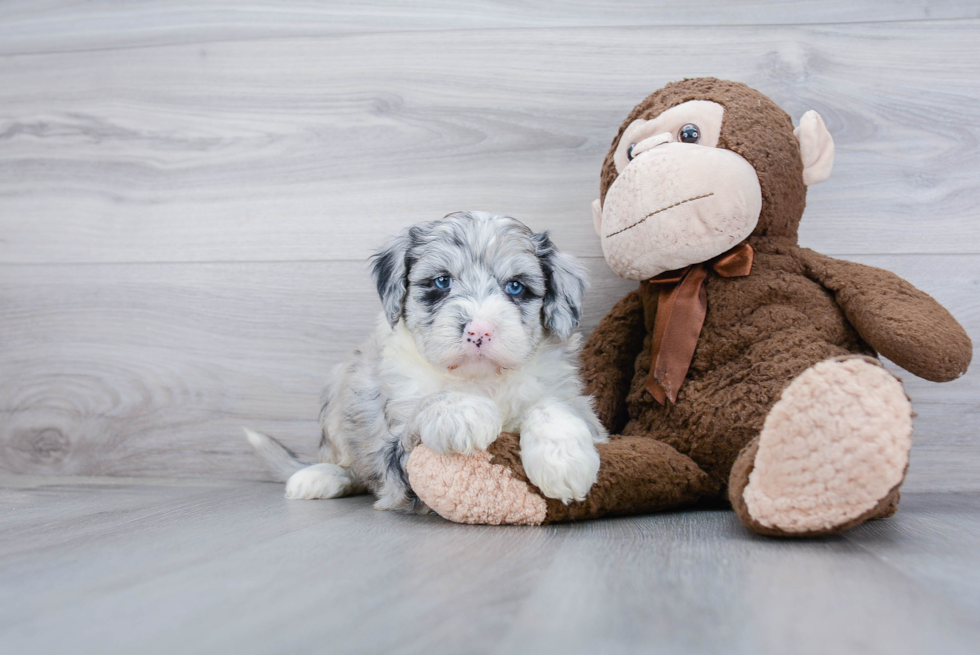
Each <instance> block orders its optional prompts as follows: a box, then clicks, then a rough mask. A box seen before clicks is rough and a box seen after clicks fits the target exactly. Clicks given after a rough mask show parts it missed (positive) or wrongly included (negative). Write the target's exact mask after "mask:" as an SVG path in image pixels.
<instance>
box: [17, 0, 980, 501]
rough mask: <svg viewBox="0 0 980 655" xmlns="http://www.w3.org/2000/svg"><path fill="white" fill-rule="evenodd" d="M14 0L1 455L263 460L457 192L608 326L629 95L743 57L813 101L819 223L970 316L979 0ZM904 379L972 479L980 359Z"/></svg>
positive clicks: (294, 432)
mask: <svg viewBox="0 0 980 655" xmlns="http://www.w3.org/2000/svg"><path fill="white" fill-rule="evenodd" d="M512 9H513V8H512V6H511V4H510V3H506V2H495V1H491V0H478V1H476V2H472V3H463V4H459V3H449V2H443V1H441V0H425V1H422V0H420V1H418V2H414V3H382V2H365V3H357V4H341V3H314V2H302V1H300V0H290V1H289V2H284V3H276V4H272V3H263V2H247V1H244V0H242V1H238V2H214V3H205V4H198V5H194V6H190V5H174V4H172V3H164V2H159V1H150V2H144V3H138V4H127V5H117V4H116V3H110V2H104V1H102V0H99V1H96V2H89V3H84V4H78V3H71V2H64V1H56V0H45V1H43V2H33V3H30V2H9V3H4V4H3V5H2V6H0V470H3V471H13V472H21V473H47V474H79V475H84V474H110V475H177V476H208V477H226V478H235V477H244V478H261V477H263V476H264V473H263V472H262V471H261V469H260V468H259V466H258V463H257V462H256V461H255V460H254V458H253V457H252V456H251V454H250V453H249V451H248V448H247V446H246V444H245V443H244V440H243V439H241V437H240V436H239V429H240V426H241V425H246V424H247V425H250V426H252V427H256V428H258V429H264V430H267V431H269V432H270V433H273V434H276V435H277V436H280V437H282V438H283V440H284V441H285V442H287V443H288V444H289V445H290V446H293V447H295V448H296V449H297V450H299V451H301V452H306V453H311V452H312V447H313V445H314V443H315V442H316V439H317V434H316V426H315V418H316V414H317V412H318V410H319V393H320V388H321V387H322V385H323V383H324V381H325V379H326V376H327V375H328V373H329V369H330V367H331V366H332V365H333V364H335V363H337V362H339V361H340V360H341V358H342V357H343V355H344V354H345V353H346V352H347V351H349V350H350V349H351V348H352V347H353V346H354V345H355V344H356V343H357V342H358V341H359V340H360V339H361V338H362V336H363V334H364V332H365V331H366V330H367V329H368V328H369V326H370V325H371V324H372V322H373V320H374V316H375V314H376V312H377V309H378V303H377V299H376V296H375V294H374V292H373V290H372V289H371V285H370V283H369V281H368V277H367V275H366V270H365V266H364V260H365V258H366V256H367V255H368V254H369V253H370V252H371V251H372V250H373V249H375V248H376V247H378V246H379V245H380V244H381V243H382V242H383V241H384V240H385V239H386V238H387V237H388V236H389V235H390V234H392V233H393V232H395V231H397V230H399V229H401V228H402V227H404V226H406V225H408V224H410V223H412V222H414V221H417V220H423V219H431V218H435V217H438V216H441V215H444V214H445V213H447V212H449V211H453V210H457V209H478V208H484V209H491V210H495V211H500V212H504V213H510V214H512V215H514V216H517V217H518V218H521V219H523V220H525V221H526V222H527V223H529V224H530V225H531V226H532V227H534V228H536V229H549V230H551V231H552V233H553V235H554V238H555V240H556V242H557V243H558V244H559V246H560V247H562V248H563V249H565V250H567V251H570V252H574V253H577V254H579V255H580V256H583V257H585V258H586V260H587V263H588V265H589V267H590V269H591V270H592V272H593V277H594V279H595V286H594V288H593V290H592V292H591V294H590V296H589V299H588V308H587V312H586V316H585V322H584V326H583V329H584V331H585V332H588V331H589V330H590V329H591V328H592V327H593V326H594V325H595V323H596V322H597V321H598V319H599V318H600V317H601V316H602V315H603V314H604V313H605V312H606V311H607V310H608V308H609V307H610V306H611V305H612V303H613V302H615V301H616V300H617V299H619V298H620V297H621V296H622V295H623V294H624V293H626V291H628V290H629V289H630V288H631V287H632V284H631V283H629V282H626V281H623V280H620V279H618V278H616V277H615V276H613V275H612V274H611V273H610V272H609V271H608V269H607V268H606V266H605V264H604V262H603V260H602V259H601V252H600V250H599V247H598V244H597V240H596V239H595V236H594V234H593V232H592V227H591V217H590V210H589V203H590V202H591V200H592V198H594V197H595V195H596V191H597V187H598V170H599V164H600V162H601V160H602V157H603V156H604V154H605V151H606V148H607V147H608V144H609V141H610V139H611V138H612V136H613V134H614V133H615V130H616V128H617V127H618V125H619V122H620V121H621V120H622V118H623V117H624V116H625V114H626V113H627V111H628V110H629V108H630V107H632V106H633V104H635V102H637V101H638V100H639V99H641V98H642V97H643V96H645V95H646V94H647V93H649V92H650V91H652V90H654V89H655V88H657V87H659V86H660V85H661V84H663V83H664V82H667V81H669V80H672V79H677V78H681V77H685V76H696V75H717V76H719V77H726V78H732V79H739V80H744V81H746V82H748V83H750V84H752V85H754V86H756V87H758V88H760V89H761V90H763V91H765V92H766V93H768V94H770V95H771V96H772V97H773V98H774V99H775V100H776V101H777V102H779V103H780V104H781V105H782V106H783V107H785V108H786V109H787V111H789V112H790V113H791V114H792V115H793V116H794V117H799V116H800V115H802V113H803V112H804V111H805V110H807V109H810V108H816V109H817V110H818V111H820V112H821V113H822V115H823V116H824V118H825V119H826V121H827V124H828V126H829V128H830V130H831V132H832V133H833V134H834V136H835V139H836V142H837V155H838V157H837V164H836V167H835V173H834V176H832V177H831V179H830V180H829V181H828V182H826V183H824V184H822V185H820V186H817V187H814V188H813V189H811V193H810V199H809V208H808V210H807V215H806V217H805V219H804V223H803V228H802V237H801V240H802V242H803V244H804V245H808V246H810V247H813V248H815V249H817V250H819V251H821V252H825V253H827V254H833V255H841V256H845V257H848V258H852V259H857V260H859V261H865V262H867V263H871V264H873V265H878V266H882V267H884V268H889V269H892V270H895V271H896V272H898V273H899V274H900V275H903V276H905V277H907V278H908V279H910V280H911V281H912V282H913V283H915V284H917V285H919V286H921V287H922V288H923V289H925V290H926V291H928V292H930V293H932V294H934V295H935V296H936V297H937V298H938V299H939V300H940V301H942V302H944V303H945V304H946V305H947V306H948V307H950V309H951V310H952V311H953V312H954V314H955V315H956V316H957V317H958V318H960V320H961V321H962V322H963V323H964V324H965V325H966V326H967V328H968V330H969V332H970V333H971V335H972V336H973V338H974V339H975V340H976V339H978V338H980V316H978V315H977V312H978V310H977V305H976V297H977V290H978V288H980V260H978V257H980V232H978V231H977V230H976V229H975V224H976V214H977V207H980V186H978V185H977V183H976V180H977V179H980V154H978V153H980V149H978V147H977V145H978V143H980V128H978V126H980V82H978V80H980V75H978V72H980V64H978V62H980V38H978V37H980V20H977V19H976V18H977V15H978V12H980V8H978V7H977V6H976V4H975V3H972V2H956V1H950V2H942V3H929V2H924V1H920V2H913V1H910V2H890V3H884V2H850V3H845V2H829V3H820V2H788V1H787V2H782V1H780V2H774V3H747V4H742V5H738V6H735V5H733V4H729V3H717V2H712V1H710V0H698V1H696V2H687V3H680V2H668V3H638V2H637V3H594V2H593V3H585V2H572V3H557V2H549V1H546V0H540V1H538V2H531V3H525V6H524V7H523V11H521V12H519V13H518V12H514V11H513V10H512ZM976 376H977V374H974V373H970V374H968V375H967V376H965V377H964V378H962V379H961V380H958V381H956V382H955V383H952V384H949V385H942V386H940V385H933V384H930V383H926V382H923V381H921V380H916V379H911V377H910V376H906V378H907V383H908V389H909V393H910V394H911V395H912V397H913V400H914V402H915V408H916V410H917V411H918V412H919V418H918V419H917V422H916V445H915V450H914V453H913V462H912V469H911V471H910V474H909V480H908V488H910V489H912V490H916V489H919V490H936V489H980V476H978V475H977V474H976V470H977V467H978V466H980V440H978V439H977V438H976V430H975V428H974V427H973V426H974V425H975V424H976V423H977V422H978V420H977V419H978V418H980V416H978V415H980V388H978V387H980V383H978V382H977V381H976V380H977V379H980V378H977V377H976Z"/></svg>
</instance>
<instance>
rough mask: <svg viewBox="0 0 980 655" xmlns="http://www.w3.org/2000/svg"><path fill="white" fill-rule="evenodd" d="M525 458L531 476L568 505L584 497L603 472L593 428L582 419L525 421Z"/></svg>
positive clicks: (528, 475)
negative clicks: (528, 422)
mask: <svg viewBox="0 0 980 655" xmlns="http://www.w3.org/2000/svg"><path fill="white" fill-rule="evenodd" d="M521 461H522V463H523V464H524V472H525V473H526V474H527V478H528V479H529V480H530V481H531V482H532V483H534V485H535V486H536V487H537V488H538V489H540V490H541V493H543V494H544V495H545V496H548V497H549V498H557V499H559V500H561V501H562V502H563V503H565V504H566V505H567V504H568V503H570V502H572V501H579V500H584V499H585V496H586V494H588V493H589V489H591V488H592V485H593V484H595V481H596V478H597V477H598V474H599V453H598V451H596V449H595V446H594V445H593V444H592V431H591V430H590V429H589V426H588V425H587V424H586V423H585V421H582V420H581V419H578V418H570V419H569V420H564V421H554V422H550V423H548V422H535V423H534V424H532V425H528V424H527V423H525V426H524V428H523V429H522V431H521Z"/></svg>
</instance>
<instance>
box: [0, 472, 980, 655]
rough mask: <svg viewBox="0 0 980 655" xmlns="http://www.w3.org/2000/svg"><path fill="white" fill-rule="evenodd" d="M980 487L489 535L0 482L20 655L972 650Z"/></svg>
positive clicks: (478, 529)
mask: <svg viewBox="0 0 980 655" xmlns="http://www.w3.org/2000/svg"><path fill="white" fill-rule="evenodd" d="M978 526H980V496H978V495H977V494H918V495H916V494H909V495H907V496H906V498H905V499H904V502H903V508H902V509H901V511H900V512H899V513H898V514H897V515H896V516H895V517H894V518H892V519H888V520H886V521H879V522H873V523H871V524H867V525H865V526H862V527H860V528H858V529H857V530H855V531H853V532H851V533H849V534H848V535H847V536H846V537H834V538H828V539H819V540H802V541H776V540H771V539H765V538H760V537H756V536H753V535H751V534H749V533H747V532H746V531H745V530H744V528H742V526H740V525H739V524H738V523H737V521H736V520H735V517H734V515H733V514H732V513H731V512H686V513H672V514H663V515H658V516H647V517H639V518H633V519H612V520H604V521H593V522H589V523H581V524H572V525H560V526H549V527H547V528H535V527H531V528H521V527H507V528H500V527H482V526H463V525H454V524H450V523H447V522H445V521H443V520H441V519H439V518H438V517H435V516H420V517H416V516H401V515H398V514H393V513H389V512H378V511H374V510H372V509H371V500H370V498H368V497H365V496H361V497H355V498H346V499H339V500H332V501H317V502H302V501H286V500H284V499H283V498H282V489H281V485H274V484H257V483H242V482H236V483H233V484H227V483H226V484H214V483H212V484H202V483H200V482H198V481H194V482H187V481H185V482H180V481H169V480H154V481H149V480H144V481H142V482H139V481H132V480H123V481H120V480H115V479H105V478H101V479H100V478H96V479H90V480H87V481H85V483H83V484H79V482H78V481H77V480H70V479H68V480H65V479H61V478H45V479H36V478H35V479H31V478H16V477H0V650H2V651H3V652H5V653H6V652H9V653H42V652H43V653H53V654H55V653H69V652H70V653H99V654H100V655H103V654H109V653H132V652H140V653H147V654H153V653H173V652H181V653H230V652H234V653H243V654H248V653H270V652H277V653H282V652H320V651H326V652H330V653H371V654H374V653H382V652H384V653H420V654H421V653H426V654H430V653H454V654H455V653H474V654H483V653H487V654H489V653H501V654H504V653H519V652H527V653H545V654H547V653H561V654H563V655H577V654H578V653H684V654H685V655H697V654H700V653H719V652H724V653H731V654H732V655H741V654H743V653H749V654H752V655H767V654H769V653H780V654H782V653H787V652H792V653H801V654H809V653H815V654H816V653H819V654H821V655H823V654H825V653H835V654H838V653H839V654H841V655H849V654H851V653H860V654H861V655H865V654H867V653H888V654H889V655H906V654H910V653H947V654H950V655H959V654H961V653H973V652H975V647H976V643H978V640H980V623H978V621H977V613H976V599H977V598H978V597H980V580H978V578H977V576H976V575H975V574H974V573H975V571H976V570H978V567H980V553H978V551H977V549H976V547H975V546H976V538H977V530H978Z"/></svg>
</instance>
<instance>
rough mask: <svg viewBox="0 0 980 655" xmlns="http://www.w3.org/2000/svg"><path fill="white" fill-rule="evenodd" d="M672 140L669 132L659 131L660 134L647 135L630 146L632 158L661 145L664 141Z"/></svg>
mask: <svg viewBox="0 0 980 655" xmlns="http://www.w3.org/2000/svg"><path fill="white" fill-rule="evenodd" d="M673 140H674V135H673V134H671V133H670V132H661V133H660V134H654V135H653V136H648V137H647V138H645V139H643V140H642V141H639V142H637V143H636V144H634V145H633V148H632V153H631V154H632V155H633V157H632V159H636V158H637V156H639V155H641V154H642V153H644V152H646V151H647V150H653V149H654V148H656V147H657V146H662V145H664V144H665V143H671V142H672V141H673Z"/></svg>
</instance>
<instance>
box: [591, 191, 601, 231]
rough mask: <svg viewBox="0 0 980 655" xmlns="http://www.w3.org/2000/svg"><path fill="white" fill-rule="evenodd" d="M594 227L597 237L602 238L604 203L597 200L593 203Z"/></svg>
mask: <svg viewBox="0 0 980 655" xmlns="http://www.w3.org/2000/svg"><path fill="white" fill-rule="evenodd" d="M592 225H593V227H595V234H596V236H597V237H601V236H602V203H601V202H599V199H598V198H596V199H595V200H593V201H592Z"/></svg>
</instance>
